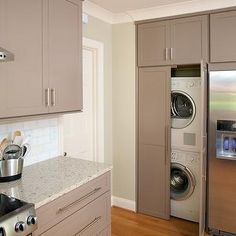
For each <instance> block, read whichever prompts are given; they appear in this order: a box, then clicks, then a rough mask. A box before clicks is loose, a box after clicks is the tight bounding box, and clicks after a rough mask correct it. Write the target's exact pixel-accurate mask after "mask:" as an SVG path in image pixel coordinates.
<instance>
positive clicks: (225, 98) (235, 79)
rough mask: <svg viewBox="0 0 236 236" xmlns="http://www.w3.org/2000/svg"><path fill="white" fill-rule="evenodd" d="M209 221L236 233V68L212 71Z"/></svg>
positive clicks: (216, 230)
mask: <svg viewBox="0 0 236 236" xmlns="http://www.w3.org/2000/svg"><path fill="white" fill-rule="evenodd" d="M208 88H209V99H208V102H209V113H208V194H207V200H208V201H207V203H208V204H207V208H208V209H207V225H208V229H209V232H210V233H211V234H213V235H227V236H228V235H236V70H231V71H229V70H228V71H210V72H209V86H208Z"/></svg>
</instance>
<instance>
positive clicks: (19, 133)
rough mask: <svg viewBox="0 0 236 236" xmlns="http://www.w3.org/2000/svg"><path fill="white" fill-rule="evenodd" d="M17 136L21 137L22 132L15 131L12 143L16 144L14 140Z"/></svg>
mask: <svg viewBox="0 0 236 236" xmlns="http://www.w3.org/2000/svg"><path fill="white" fill-rule="evenodd" d="M17 136H21V132H20V131H19V130H17V131H15V132H14V133H13V136H12V142H14V140H15V138H16V137H17Z"/></svg>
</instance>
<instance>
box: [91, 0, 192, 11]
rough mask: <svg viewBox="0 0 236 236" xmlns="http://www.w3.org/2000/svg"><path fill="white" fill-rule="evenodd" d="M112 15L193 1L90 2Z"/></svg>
mask: <svg viewBox="0 0 236 236" xmlns="http://www.w3.org/2000/svg"><path fill="white" fill-rule="evenodd" d="M89 1H90V2H93V3H95V4H97V5H98V6H100V7H102V8H104V9H106V10H108V11H111V12H112V13H123V12H127V11H132V10H137V9H143V8H151V7H158V6H165V5H170V4H175V3H183V2H191V1H192V0H89Z"/></svg>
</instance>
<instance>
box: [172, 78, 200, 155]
mask: <svg viewBox="0 0 236 236" xmlns="http://www.w3.org/2000/svg"><path fill="white" fill-rule="evenodd" d="M200 127H201V78H200V77H174V78H171V146H172V148H178V149H183V150H189V151H200V135H201V133H200Z"/></svg>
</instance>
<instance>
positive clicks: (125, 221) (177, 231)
mask: <svg viewBox="0 0 236 236" xmlns="http://www.w3.org/2000/svg"><path fill="white" fill-rule="evenodd" d="M111 212H112V236H198V224H196V223H192V222H189V221H185V220H181V219H177V218H171V219H170V221H167V220H161V219H158V218H154V217H150V216H146V215H142V214H136V213H134V212H132V211H127V210H124V209H121V208H118V207H112V210H111Z"/></svg>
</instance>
